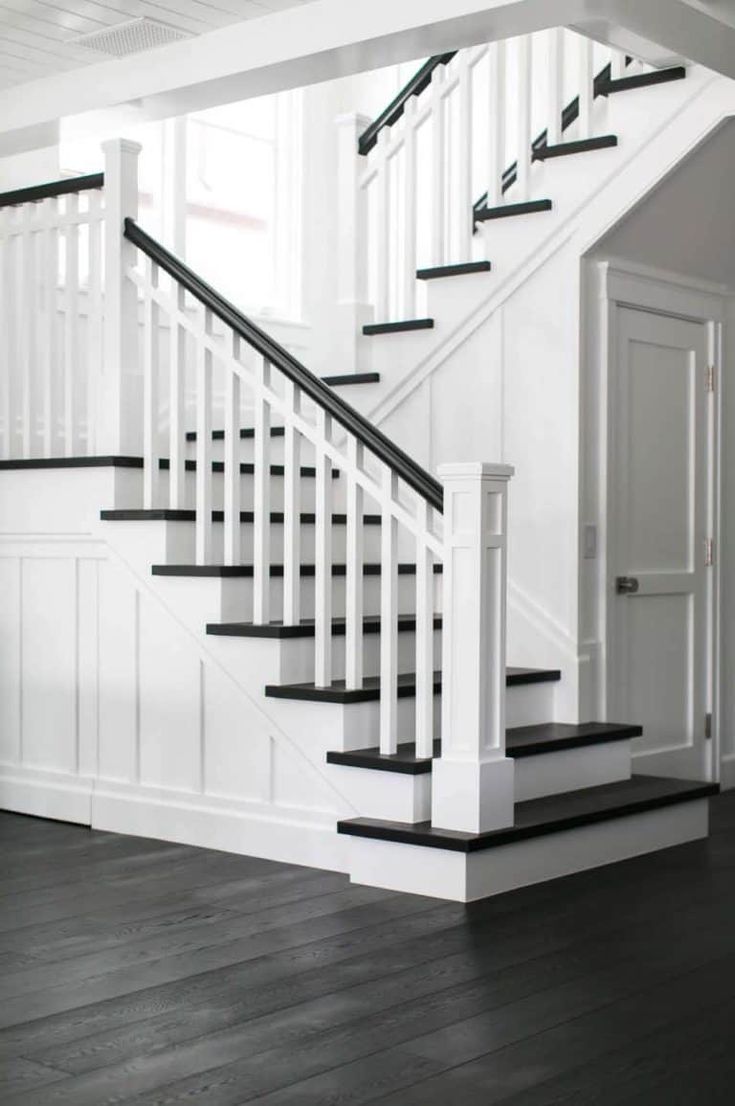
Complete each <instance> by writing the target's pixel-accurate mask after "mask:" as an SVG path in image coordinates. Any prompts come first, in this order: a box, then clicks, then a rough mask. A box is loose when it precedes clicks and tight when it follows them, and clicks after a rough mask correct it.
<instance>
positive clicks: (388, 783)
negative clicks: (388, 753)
mask: <svg viewBox="0 0 735 1106" xmlns="http://www.w3.org/2000/svg"><path fill="white" fill-rule="evenodd" d="M513 763H514V765H515V801H516V802H517V803H522V802H525V801H526V800H527V799H539V798H542V797H544V796H546V795H559V794H562V793H564V792H566V791H577V790H579V789H581V788H584V787H599V786H601V785H602V784H605V783H616V782H618V781H620V780H626V779H630V775H631V756H630V742H629V741H616V742H610V743H608V744H605V745H592V746H589V747H587V748H583V749H568V750H565V751H563V752H558V753H543V754H541V755H540V756H536V757H518V758H516V759H514V761H513ZM329 769H330V771H331V772H332V773H333V775H334V780H335V785H336V786H337V787H338V788H339V790H340V791H341V793H342V794H343V795H345V796H346V798H347V799H348V800H349V802H351V803H352V804H353V806H354V807H355V809H356V810H357V811H358V816H359V817H362V818H383V819H387V820H388V821H394V822H427V821H429V820H430V819H431V772H425V773H422V774H417V775H409V774H408V773H405V774H404V773H402V772H384V771H382V770H381V769H374V768H358V767H354V768H353V767H351V766H348V765H342V764H332V765H330V766H329Z"/></svg>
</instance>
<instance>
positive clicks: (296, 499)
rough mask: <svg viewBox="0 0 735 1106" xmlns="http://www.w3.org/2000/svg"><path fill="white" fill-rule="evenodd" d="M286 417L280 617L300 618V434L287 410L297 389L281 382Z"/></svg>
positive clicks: (295, 402) (296, 406)
mask: <svg viewBox="0 0 735 1106" xmlns="http://www.w3.org/2000/svg"><path fill="white" fill-rule="evenodd" d="M285 396H286V410H287V414H286V420H285V425H284V430H283V433H284V442H283V466H284V473H283V621H284V623H285V625H287V626H296V625H298V623H299V622H300V620H301V603H300V599H301V436H300V434H299V432H298V430H296V428H295V426H294V424H293V419H291V418H289V417H288V412H291V413H292V414H293V415H295V416H297V417H298V415H299V414H300V413H301V391H300V389H299V388H297V387H296V385H295V384H294V383H293V382H292V381H290V380H287V381H286V383H285Z"/></svg>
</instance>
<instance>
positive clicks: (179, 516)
mask: <svg viewBox="0 0 735 1106" xmlns="http://www.w3.org/2000/svg"><path fill="white" fill-rule="evenodd" d="M196 517H197V513H196V511H190V510H186V509H183V510H179V509H176V508H170V507H153V508H149V509H148V510H138V509H127V508H122V509H117V510H112V511H100V518H101V519H102V520H103V521H104V522H196ZM283 517H284V516H283V511H271V513H270V522H271V525H272V526H280V525H283ZM254 520H255V512H254V511H240V522H242V523H252V522H254ZM224 521H225V512H224V511H218V510H214V511H212V522H224ZM299 522H300V523H301V525H302V526H313V525H314V524H315V522H316V515H315V514H314V512H313V511H302V512H301V514H300V515H299ZM381 522H382V520H381V517H380V515H363V516H362V524H363V526H380V525H381ZM346 525H347V515H345V514H339V513H337V514H333V515H332V526H346Z"/></svg>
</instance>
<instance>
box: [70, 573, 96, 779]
mask: <svg viewBox="0 0 735 1106" xmlns="http://www.w3.org/2000/svg"><path fill="white" fill-rule="evenodd" d="M100 565H101V562H100V560H99V559H98V558H93V557H80V558H79V559H78V561H77V626H76V632H77V650H78V665H79V707H78V726H79V774H80V775H82V776H95V775H96V774H97V769H98V758H99V751H98V741H99V607H98V601H99V572H100Z"/></svg>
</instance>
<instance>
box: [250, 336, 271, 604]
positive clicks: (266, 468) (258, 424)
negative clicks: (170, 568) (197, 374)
mask: <svg viewBox="0 0 735 1106" xmlns="http://www.w3.org/2000/svg"><path fill="white" fill-rule="evenodd" d="M270 375H271V368H270V365H269V363H268V361H267V360H266V359H265V358H264V357H260V358H258V366H257V383H256V390H255V395H254V407H255V443H254V444H255V449H254V455H253V456H254V464H255V471H254V474H253V489H254V491H253V622H255V623H257V624H258V625H262V624H263V623H265V622H268V621H269V619H270V569H271V566H270V533H271V526H270V487H271V466H270V447H271V430H270V426H271V420H270V405H269V404H268V403H267V402H266V398H265V393H264V389H265V388H268V387H269V386H270Z"/></svg>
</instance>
